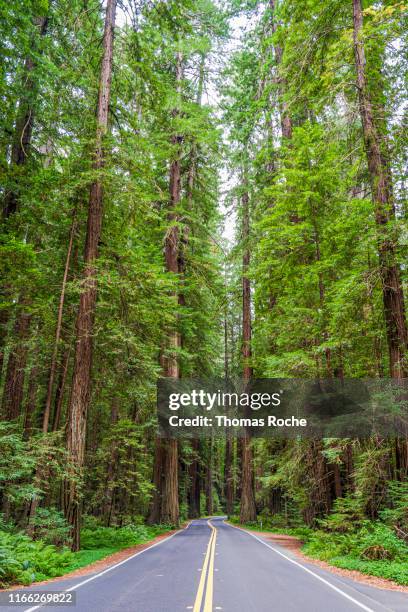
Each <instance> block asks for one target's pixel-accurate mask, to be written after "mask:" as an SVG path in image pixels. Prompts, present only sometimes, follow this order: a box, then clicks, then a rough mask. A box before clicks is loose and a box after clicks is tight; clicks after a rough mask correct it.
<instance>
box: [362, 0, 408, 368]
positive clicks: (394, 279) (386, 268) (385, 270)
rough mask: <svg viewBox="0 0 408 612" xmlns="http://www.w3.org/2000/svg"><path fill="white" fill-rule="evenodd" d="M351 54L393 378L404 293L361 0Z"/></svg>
mask: <svg viewBox="0 0 408 612" xmlns="http://www.w3.org/2000/svg"><path fill="white" fill-rule="evenodd" d="M353 24H354V30H353V34H354V39H353V40H354V57H355V67H356V80H357V88H358V97H359V107H360V117H361V123H362V129H363V138H364V144H365V150H366V156H367V164H368V171H369V175H370V179H371V190H372V198H373V202H374V208H375V220H376V224H377V228H378V257H379V264H380V271H381V277H382V295H383V305H384V316H385V324H386V333H387V343H388V351H389V361H390V374H391V376H392V377H393V378H401V377H404V376H406V375H407V373H408V368H407V365H406V364H405V354H406V351H407V344H408V334H407V324H406V318H405V303H404V294H403V290H402V285H401V279H400V270H399V266H398V263H397V261H396V249H395V240H394V238H393V237H392V236H390V228H389V225H390V221H392V220H393V219H394V217H395V211H394V204H393V193H392V179H391V171H390V164H389V147H388V143H387V140H386V135H385V133H384V130H385V126H384V121H383V120H382V119H381V118H379V117H384V114H385V113H384V109H382V108H380V109H378V108H377V111H376V113H375V112H374V106H373V102H372V94H371V91H370V87H369V84H368V79H367V74H366V55H365V49H364V42H363V9H362V3H361V0H353Z"/></svg>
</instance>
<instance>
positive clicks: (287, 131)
mask: <svg viewBox="0 0 408 612" xmlns="http://www.w3.org/2000/svg"><path fill="white" fill-rule="evenodd" d="M269 9H270V13H271V28H272V34H276V31H277V27H278V25H277V22H276V14H275V13H276V0H269ZM274 51H275V64H276V71H277V84H278V97H279V112H280V120H281V130H282V137H283V138H284V139H286V140H290V139H291V138H292V119H291V116H290V114H289V108H288V103H287V102H286V100H285V98H284V94H285V78H284V77H283V76H282V58H283V49H282V47H281V46H280V45H279V44H278V43H276V42H275V44H274Z"/></svg>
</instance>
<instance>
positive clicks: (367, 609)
mask: <svg viewBox="0 0 408 612" xmlns="http://www.w3.org/2000/svg"><path fill="white" fill-rule="evenodd" d="M223 522H224V523H225V520H224V521H223ZM225 525H227V526H228V527H232V528H233V529H239V530H240V531H242V532H243V533H246V534H247V535H249V536H251V538H254V539H255V540H258V542H260V543H261V544H263V545H264V546H266V547H267V548H270V549H271V550H273V552H275V553H276V554H278V555H280V556H281V557H283V558H284V559H286V560H287V561H289V562H290V563H293V564H294V565H297V566H298V567H300V568H301V569H302V570H304V571H305V572H307V573H308V574H311V575H312V576H314V577H315V578H317V580H320V581H321V582H323V583H324V584H326V585H327V586H328V587H330V588H331V589H333V591H336V592H337V593H339V594H340V595H342V596H343V597H345V598H346V599H348V600H349V601H352V602H353V603H354V604H355V605H356V606H358V607H359V608H361V609H362V610H365V611H366V612H375V611H374V610H373V609H372V608H368V607H367V606H365V605H364V604H363V603H361V602H360V601H358V600H357V599H354V597H351V595H348V594H347V593H346V592H345V591H342V590H341V589H339V588H338V587H336V586H334V584H332V583H331V582H329V581H328V580H326V579H325V578H323V577H322V576H319V574H316V573H315V572H313V571H312V570H310V569H309V568H308V567H305V566H304V565H302V564H301V563H298V562H297V561H295V560H294V559H291V558H290V557H288V556H287V555H285V554H284V553H282V552H281V551H280V550H278V549H277V548H274V547H273V546H271V545H270V544H268V543H267V542H264V541H263V540H261V538H258V536H256V535H255V534H253V533H251V532H250V531H246V530H245V529H241V527H237V526H236V525H231V524H230V523H225ZM385 609H386V608H385ZM27 612H29V611H27Z"/></svg>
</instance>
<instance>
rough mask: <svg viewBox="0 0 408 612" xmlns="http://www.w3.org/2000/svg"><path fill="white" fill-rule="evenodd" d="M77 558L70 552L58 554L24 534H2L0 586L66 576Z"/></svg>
mask: <svg viewBox="0 0 408 612" xmlns="http://www.w3.org/2000/svg"><path fill="white" fill-rule="evenodd" d="M73 559H74V555H73V553H71V552H70V551H68V550H63V551H61V550H60V551H58V550H57V549H56V547H55V546H53V545H50V544H46V543H45V542H43V541H42V540H36V541H34V540H31V538H29V537H28V536H27V535H25V534H23V533H14V534H13V533H8V532H5V531H0V586H2V587H5V586H7V585H8V584H12V583H19V584H25V585H27V584H30V583H31V582H33V581H35V580H43V579H45V578H53V577H56V576H61V575H62V574H64V571H65V570H66V568H67V567H68V566H69V565H70V564H71V563H72V561H73Z"/></svg>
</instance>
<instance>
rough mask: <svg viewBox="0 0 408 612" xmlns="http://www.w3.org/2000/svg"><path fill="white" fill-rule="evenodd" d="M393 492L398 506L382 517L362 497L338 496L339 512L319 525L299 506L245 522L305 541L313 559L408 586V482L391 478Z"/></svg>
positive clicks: (236, 521)
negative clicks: (366, 509)
mask: <svg viewBox="0 0 408 612" xmlns="http://www.w3.org/2000/svg"><path fill="white" fill-rule="evenodd" d="M388 493H389V495H390V496H391V497H392V504H393V508H392V509H389V508H387V509H384V510H383V511H382V512H380V513H379V517H378V520H370V519H368V518H367V517H365V516H364V514H363V513H362V512H361V507H360V506H359V503H358V500H357V499H356V498H353V497H348V498H344V499H341V500H337V501H336V503H335V505H334V509H333V512H332V513H331V514H330V515H328V516H327V517H326V518H324V519H319V520H317V521H316V522H315V525H314V527H311V526H308V525H306V524H305V523H304V522H303V521H302V520H301V518H300V516H299V514H297V513H295V512H293V509H291V510H289V512H287V514H286V515H285V514H284V513H282V514H281V513H278V514H275V515H271V514H270V513H269V512H267V511H264V512H263V513H261V514H260V515H259V516H258V520H257V521H252V522H247V523H245V524H243V525H242V526H243V527H245V528H248V529H251V530H257V531H265V532H271V533H277V534H286V535H291V536H295V537H297V538H299V539H300V540H301V542H302V544H303V545H302V548H301V551H302V553H304V554H305V555H307V556H309V557H312V558H313V559H318V560H320V561H326V562H327V563H329V564H330V565H333V566H335V567H338V568H341V569H346V570H357V571H359V572H361V573H363V574H368V575H371V576H377V577H379V578H386V579H388V580H393V581H394V582H396V583H397V584H401V585H408V533H407V527H408V503H407V498H408V487H407V485H406V484H402V483H395V482H390V483H388ZM230 522H231V523H234V524H240V520H239V516H231V517H230Z"/></svg>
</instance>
